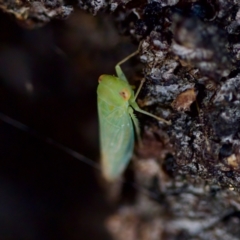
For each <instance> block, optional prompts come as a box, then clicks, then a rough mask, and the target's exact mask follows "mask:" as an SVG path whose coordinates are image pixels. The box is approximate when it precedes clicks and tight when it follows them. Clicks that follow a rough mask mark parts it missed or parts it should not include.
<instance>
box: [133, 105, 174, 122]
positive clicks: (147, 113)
mask: <svg viewBox="0 0 240 240" xmlns="http://www.w3.org/2000/svg"><path fill="white" fill-rule="evenodd" d="M131 106H132V107H133V109H134V110H135V111H137V112H140V113H142V114H145V115H148V116H150V117H153V118H155V119H157V120H158V121H161V122H164V123H166V124H168V125H171V124H172V123H171V121H167V120H165V119H163V118H160V117H158V116H156V115H154V114H151V113H149V112H147V111H144V110H142V109H141V108H140V107H139V106H138V105H137V103H136V102H131Z"/></svg>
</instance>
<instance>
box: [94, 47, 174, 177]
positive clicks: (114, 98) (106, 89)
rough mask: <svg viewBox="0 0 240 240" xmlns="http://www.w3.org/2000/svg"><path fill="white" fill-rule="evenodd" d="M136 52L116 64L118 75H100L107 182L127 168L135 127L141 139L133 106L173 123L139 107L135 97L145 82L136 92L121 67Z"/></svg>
mask: <svg viewBox="0 0 240 240" xmlns="http://www.w3.org/2000/svg"><path fill="white" fill-rule="evenodd" d="M137 53H138V51H137V52H135V53H133V54H131V55H129V56H128V57H127V58H125V59H124V60H122V61H121V62H120V63H118V64H117V65H116V67H115V69H116V73H117V77H116V76H111V75H101V76H100V78H99V85H98V89H97V95H98V116H99V127H100V152H101V169H102V173H103V177H104V178H105V179H106V180H108V181H113V180H115V179H117V178H118V177H119V176H120V175H121V174H122V172H123V171H124V170H125V168H126V167H127V164H128V162H129V160H130V158H131V156H132V154H133V147H134V128H135V131H136V135H137V137H138V139H140V130H139V123H138V119H137V118H136V117H135V115H134V113H133V109H134V110H135V111H138V112H141V113H143V114H146V115H149V116H151V117H154V118H156V119H158V120H160V121H163V122H165V123H167V124H170V122H168V121H166V120H164V119H162V118H159V117H157V116H155V115H152V114H150V113H148V112H146V111H144V110H141V109H140V108H139V106H138V104H137V102H136V97H137V95H138V93H139V91H140V89H141V87H142V85H143V81H142V82H141V84H140V87H139V88H138V90H137V93H136V95H135V94H134V92H133V90H132V88H131V86H130V85H129V83H128V81H127V78H126V77H125V75H124V73H123V71H122V70H121V67H120V65H121V64H122V63H124V62H125V61H127V60H128V59H129V58H130V57H132V56H134V55H136V54H137Z"/></svg>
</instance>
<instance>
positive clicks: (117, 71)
mask: <svg viewBox="0 0 240 240" xmlns="http://www.w3.org/2000/svg"><path fill="white" fill-rule="evenodd" d="M140 46H141V44H139V46H138V49H137V51H135V52H133V53H132V54H130V55H128V56H127V57H125V58H124V59H123V60H122V61H120V62H119V63H117V65H116V66H115V70H116V73H117V76H118V78H120V79H122V80H124V81H126V82H127V81H128V80H127V78H126V76H125V74H124V73H123V71H122V69H121V67H120V65H122V64H123V63H125V62H126V61H128V60H129V59H130V58H131V57H134V56H135V55H137V54H138V53H139V51H140Z"/></svg>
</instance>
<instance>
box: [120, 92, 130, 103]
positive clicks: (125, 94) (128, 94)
mask: <svg viewBox="0 0 240 240" xmlns="http://www.w3.org/2000/svg"><path fill="white" fill-rule="evenodd" d="M119 94H120V96H122V98H123V99H124V100H126V101H127V100H128V99H129V98H130V92H129V91H128V90H127V89H123V90H122V91H120V92H119Z"/></svg>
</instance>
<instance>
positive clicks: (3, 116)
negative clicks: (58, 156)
mask: <svg viewBox="0 0 240 240" xmlns="http://www.w3.org/2000/svg"><path fill="white" fill-rule="evenodd" d="M0 120H1V121H3V122H5V123H7V124H9V125H11V126H13V127H15V128H17V129H20V130H21V131H23V132H26V133H28V134H30V135H31V136H33V137H35V138H37V139H39V140H41V141H44V142H46V143H47V144H50V145H52V146H54V147H56V148H57V149H59V150H61V151H63V152H64V153H67V154H68V155H70V156H72V157H73V158H75V159H77V160H79V161H80V162H83V163H85V164H87V165H88V166H91V167H93V168H94V169H96V170H97V171H99V172H101V167H100V164H99V163H97V162H95V161H93V160H92V159H90V158H88V157H86V156H84V155H82V154H80V153H78V152H77V151H75V150H73V149H71V148H69V147H67V146H65V145H63V144H61V143H59V142H57V141H56V140H54V139H52V138H49V137H46V136H44V135H42V134H40V133H39V132H38V131H36V130H34V129H32V128H30V127H28V126H27V125H25V124H23V123H21V122H19V121H17V120H15V119H13V118H11V117H9V116H7V115H6V114H4V113H2V112H0ZM119 181H120V183H122V184H126V185H128V186H130V187H132V188H134V189H135V190H137V191H139V192H141V193H142V194H144V195H147V196H148V197H149V198H151V199H153V200H158V199H159V195H158V194H156V193H155V192H153V191H150V190H149V189H146V188H143V187H141V186H140V185H139V184H137V183H135V182H129V181H127V180H123V179H120V180H119Z"/></svg>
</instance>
